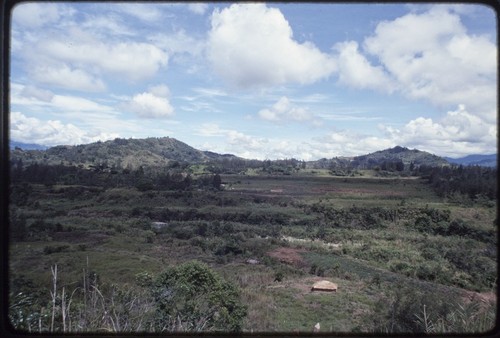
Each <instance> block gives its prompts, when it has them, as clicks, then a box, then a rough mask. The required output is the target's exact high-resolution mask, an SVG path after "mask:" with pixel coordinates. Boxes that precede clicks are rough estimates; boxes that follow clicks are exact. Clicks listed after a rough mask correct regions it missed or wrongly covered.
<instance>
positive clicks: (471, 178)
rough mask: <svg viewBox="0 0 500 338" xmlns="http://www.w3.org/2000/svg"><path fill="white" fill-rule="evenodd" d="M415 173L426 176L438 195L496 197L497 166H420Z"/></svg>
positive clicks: (472, 197) (473, 197) (474, 197)
mask: <svg viewBox="0 0 500 338" xmlns="http://www.w3.org/2000/svg"><path fill="white" fill-rule="evenodd" d="M416 174H418V176H421V177H423V178H426V179H427V180H428V182H429V183H430V185H431V186H432V188H433V189H434V191H436V193H437V194H438V195H439V196H440V197H449V196H452V195H453V194H457V193H459V194H462V195H466V196H468V197H470V198H471V199H476V198H479V197H483V198H484V197H486V198H488V199H491V200H492V199H496V196H497V168H490V167H480V166H466V167H465V166H462V165H460V166H451V167H449V166H446V167H430V166H424V165H422V166H420V167H419V168H418V169H417V170H416Z"/></svg>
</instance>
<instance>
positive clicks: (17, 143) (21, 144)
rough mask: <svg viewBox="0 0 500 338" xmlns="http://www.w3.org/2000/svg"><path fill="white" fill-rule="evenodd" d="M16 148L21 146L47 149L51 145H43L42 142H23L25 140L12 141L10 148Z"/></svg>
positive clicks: (27, 148) (30, 148) (32, 148)
mask: <svg viewBox="0 0 500 338" xmlns="http://www.w3.org/2000/svg"><path fill="white" fill-rule="evenodd" d="M15 148H20V149H23V150H45V149H48V148H49V147H47V146H43V145H40V144H35V143H23V142H17V141H10V149H11V150H12V149H15Z"/></svg>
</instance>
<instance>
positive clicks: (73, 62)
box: [10, 2, 498, 160]
mask: <svg viewBox="0 0 500 338" xmlns="http://www.w3.org/2000/svg"><path fill="white" fill-rule="evenodd" d="M496 25H497V22H496V13H495V11H494V9H493V8H491V7H487V6H484V5H479V4H459V5H446V4H440V5H432V4H415V3H413V4H340V3H323V4H319V3H317V4H311V3H292V4H290V3H288V4H283V3H274V2H271V3H234V4H232V3H226V2H224V3H216V2H207V3H114V2H110V3H78V2H67V3H64V2H62V3H59V2H58V3H37V2H34V3H23V4H19V5H17V6H16V7H14V9H13V13H12V26H11V40H10V43H11V54H10V56H11V60H10V62H11V63H10V72H11V74H10V139H11V140H15V141H18V142H24V143H37V144H41V145H46V146H54V145H62V144H63V145H76V144H85V143H91V142H96V141H99V140H100V141H107V140H112V139H115V138H118V137H119V138H147V137H165V136H169V137H173V138H176V139H178V140H179V141H182V142H185V143H187V144H189V145H190V146H193V147H195V148H197V149H200V150H209V151H214V152H217V153H230V154H234V155H237V156H241V157H245V158H249V159H282V158H296V159H300V160H316V159H320V158H331V157H336V156H356V155H363V154H367V153H370V152H374V151H378V150H383V149H387V148H391V147H394V146H396V145H400V146H404V147H408V148H410V149H419V150H423V151H428V152H430V153H433V154H436V155H439V156H450V157H461V156H465V155H469V154H492V153H496V152H497V85H498V84H497V36H496V29H497V28H496Z"/></svg>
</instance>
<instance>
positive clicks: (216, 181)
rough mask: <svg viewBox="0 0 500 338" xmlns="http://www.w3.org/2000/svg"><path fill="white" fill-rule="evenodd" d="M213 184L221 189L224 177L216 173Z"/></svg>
mask: <svg viewBox="0 0 500 338" xmlns="http://www.w3.org/2000/svg"><path fill="white" fill-rule="evenodd" d="M212 183H213V186H214V188H215V189H217V190H220V188H221V184H222V179H221V177H220V175H219V174H215V176H214V180H213V182H212Z"/></svg>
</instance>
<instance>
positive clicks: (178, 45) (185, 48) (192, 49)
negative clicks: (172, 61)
mask: <svg viewBox="0 0 500 338" xmlns="http://www.w3.org/2000/svg"><path fill="white" fill-rule="evenodd" d="M149 39H150V41H152V42H153V43H154V44H155V45H156V46H158V47H159V48H162V49H164V50H165V51H167V52H168V53H169V54H171V55H172V54H181V53H187V54H191V55H193V56H198V55H200V54H201V53H202V52H203V50H204V48H205V41H204V40H201V39H197V38H195V37H194V36H191V35H189V34H187V33H186V31H185V30H183V29H179V30H177V31H176V32H175V33H171V34H165V33H163V32H162V33H161V34H155V35H152V36H151V37H150V38H149Z"/></svg>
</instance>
